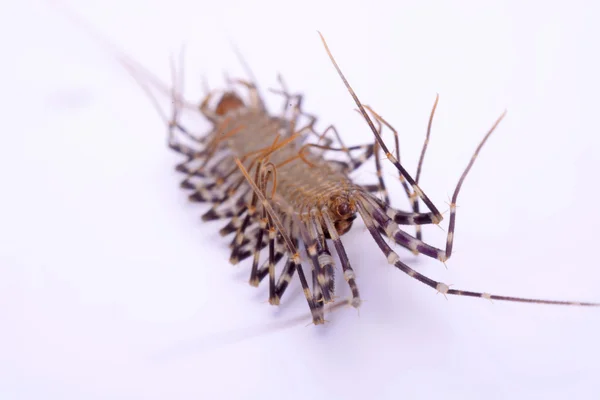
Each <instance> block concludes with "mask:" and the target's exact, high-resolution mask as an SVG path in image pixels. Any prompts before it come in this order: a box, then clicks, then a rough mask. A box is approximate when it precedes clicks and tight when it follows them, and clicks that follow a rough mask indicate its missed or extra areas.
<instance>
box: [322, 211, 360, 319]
mask: <svg viewBox="0 0 600 400" xmlns="http://www.w3.org/2000/svg"><path fill="white" fill-rule="evenodd" d="M321 217H322V219H323V222H325V226H326V228H327V231H328V232H329V236H330V237H331V240H333V244H334V246H335V249H336V251H337V253H338V257H339V259H340V264H342V270H343V271H344V279H345V280H346V282H348V286H349V287H350V291H351V292H352V302H351V304H352V306H353V307H355V308H358V307H360V304H361V300H360V294H359V292H358V286H357V285H356V279H355V274H354V270H353V269H352V267H351V266H350V260H349V259H348V255H347V254H346V249H345V248H344V245H343V244H342V241H341V239H340V236H339V235H338V233H337V229H336V228H335V225H334V224H333V220H332V219H331V216H330V215H329V210H328V209H327V207H323V208H322V209H321Z"/></svg>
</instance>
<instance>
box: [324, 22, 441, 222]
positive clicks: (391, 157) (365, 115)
mask: <svg viewBox="0 0 600 400" xmlns="http://www.w3.org/2000/svg"><path fill="white" fill-rule="evenodd" d="M319 35H320V36H321V40H322V42H323V46H324V47H325V51H326V52H327V55H328V56H329V59H330V60H331V62H332V64H333V66H334V67H335V69H336V71H337V73H338V75H339V77H340V78H341V79H342V81H343V83H344V86H345V87H346V89H347V90H348V92H349V93H350V96H352V99H353V100H354V102H355V104H356V106H357V107H358V109H359V110H360V113H361V114H362V116H363V118H364V119H365V121H366V122H367V124H368V125H369V128H370V129H371V132H373V135H374V136H375V139H376V140H377V142H378V143H379V145H380V146H381V149H382V150H383V152H384V153H385V156H386V157H387V159H388V160H389V161H390V162H391V163H392V164H393V165H394V167H396V169H397V170H398V172H399V173H400V174H401V175H402V176H403V177H404V178H405V179H406V180H407V181H408V184H409V185H410V186H411V187H412V190H413V192H415V193H416V194H417V195H418V197H419V198H420V199H421V200H422V201H423V203H425V205H426V206H427V208H428V209H429V210H430V211H431V212H433V213H434V215H435V217H436V218H437V220H438V221H441V220H442V219H443V216H442V214H441V213H440V212H439V211H438V209H437V208H436V207H435V205H434V204H433V203H432V202H431V200H430V199H429V197H428V196H427V195H426V194H425V193H424V192H423V191H422V190H421V188H420V187H419V185H417V183H416V182H415V180H414V179H413V178H412V176H411V175H410V174H409V173H408V171H406V169H405V168H404V167H403V166H402V165H401V164H400V162H399V161H398V159H397V158H396V157H394V155H393V154H392V153H391V152H390V151H389V149H388V147H387V146H386V144H385V142H384V141H383V139H382V137H381V135H380V134H379V133H378V132H377V129H376V128H375V125H374V124H373V121H372V120H371V118H370V117H369V114H368V113H367V111H366V109H365V107H364V106H363V105H362V103H361V102H360V100H359V99H358V96H357V95H356V93H355V92H354V90H353V89H352V87H351V86H350V84H349V83H348V80H347V79H346V77H345V76H344V74H343V73H342V70H341V69H340V67H339V65H338V64H337V62H336V61H335V58H334V57H333V55H332V54H331V51H330V50H329V47H328V46H327V42H325V38H323V35H321V33H320V32H319Z"/></svg>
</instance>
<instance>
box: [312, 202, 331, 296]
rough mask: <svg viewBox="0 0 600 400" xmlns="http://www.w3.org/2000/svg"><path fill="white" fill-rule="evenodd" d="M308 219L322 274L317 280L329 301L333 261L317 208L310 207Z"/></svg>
mask: <svg viewBox="0 0 600 400" xmlns="http://www.w3.org/2000/svg"><path fill="white" fill-rule="evenodd" d="M310 221H311V224H312V229H313V230H312V232H313V235H314V237H316V244H317V260H318V262H319V267H320V269H321V270H320V272H321V273H323V276H322V277H318V279H317V280H318V282H319V283H320V284H321V287H322V288H323V297H324V300H325V303H329V302H331V301H333V297H334V295H335V273H334V271H335V270H334V264H335V261H334V260H333V257H332V256H331V252H330V251H329V248H328V247H327V241H326V240H325V233H324V232H323V227H322V226H321V223H320V222H319V212H318V210H317V209H312V210H311V211H310Z"/></svg>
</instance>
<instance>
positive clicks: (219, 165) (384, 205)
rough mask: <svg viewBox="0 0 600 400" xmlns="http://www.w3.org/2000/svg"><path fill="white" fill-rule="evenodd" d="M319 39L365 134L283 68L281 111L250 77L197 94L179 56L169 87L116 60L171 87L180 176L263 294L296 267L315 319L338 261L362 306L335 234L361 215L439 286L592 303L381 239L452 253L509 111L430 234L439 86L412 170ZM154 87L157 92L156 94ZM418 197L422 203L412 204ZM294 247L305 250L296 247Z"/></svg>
mask: <svg viewBox="0 0 600 400" xmlns="http://www.w3.org/2000/svg"><path fill="white" fill-rule="evenodd" d="M321 39H322V41H323V44H324V46H325V50H326V52H327V54H328V55H329V57H330V59H331V61H332V63H333V65H334V67H335V69H336V71H337V73H338V75H339V76H340V77H341V79H342V81H343V83H344V85H345V86H346V88H347V89H348V91H349V93H350V95H351V97H352V98H353V100H354V102H355V104H356V106H357V107H358V111H359V112H360V114H361V115H362V117H363V119H364V120H365V122H366V123H367V125H368V128H369V129H370V131H371V133H372V135H373V137H374V140H373V141H370V142H367V143H365V144H363V145H359V146H353V147H346V146H345V145H344V143H343V142H342V140H341V138H340V134H339V133H338V132H337V130H336V129H335V127H333V126H329V127H327V128H326V129H324V130H318V129H317V117H316V116H315V115H313V114H309V113H308V112H306V111H305V110H304V108H303V104H302V100H303V96H302V95H300V94H295V93H291V92H290V91H289V89H287V87H286V85H285V84H283V80H281V79H280V84H281V85H280V86H281V89H280V90H278V93H279V94H280V95H282V97H283V100H284V107H283V111H281V112H279V113H272V112H270V111H269V110H267V108H266V106H265V101H264V99H263V97H262V94H261V93H260V92H259V91H258V89H257V87H256V83H255V82H254V81H252V80H250V81H245V80H235V81H231V82H230V87H229V88H228V89H226V90H214V91H209V92H208V93H207V94H206V95H205V97H204V98H203V99H202V100H201V101H200V104H199V106H196V105H194V104H192V103H190V102H188V101H187V100H185V99H183V98H182V96H181V92H182V90H181V89H182V88H181V87H179V85H180V84H181V82H182V81H183V79H182V78H181V75H180V72H177V71H176V70H177V68H179V69H180V71H181V68H182V65H179V66H177V67H175V65H173V68H172V69H173V71H174V73H173V76H172V88H170V89H169V88H166V87H165V86H164V85H163V84H162V83H160V82H159V81H158V80H157V79H156V78H155V77H154V76H153V75H151V74H150V73H148V72H147V71H146V70H145V69H144V68H143V67H142V66H141V65H139V64H137V63H136V62H135V61H133V60H131V59H129V58H128V57H127V56H125V55H123V54H118V59H119V61H120V62H121V64H122V65H123V66H124V67H125V68H126V69H127V70H128V71H129V72H130V73H131V74H132V75H133V77H134V78H135V79H136V80H137V81H138V83H139V84H140V85H141V86H142V87H143V88H144V90H145V91H146V92H147V94H150V92H151V88H154V89H158V90H159V91H162V92H163V93H166V94H168V95H170V96H171V99H172V104H173V107H172V112H171V115H170V116H166V115H165V113H164V111H162V110H160V109H159V112H160V113H161V115H163V119H164V120H165V124H166V126H167V129H168V145H169V147H170V148H171V149H172V150H174V151H175V152H177V153H179V154H180V155H181V156H182V157H183V158H184V160H183V161H182V162H181V163H179V164H178V165H177V166H176V169H177V171H179V172H180V173H182V174H183V175H184V178H183V180H182V181H181V184H180V186H181V187H182V188H183V189H185V190H188V191H189V192H190V193H189V195H188V197H189V200H190V201H192V202H200V203H209V204H211V206H210V208H209V209H208V211H206V212H205V213H204V214H203V216H202V219H203V220H205V221H213V220H222V221H224V224H223V226H222V227H221V229H220V231H219V232H220V233H221V235H223V236H231V238H230V239H229V240H230V249H231V253H230V256H229V260H230V262H231V263H232V264H238V263H240V262H244V261H245V260H246V259H248V258H251V264H252V266H251V271H250V279H249V282H250V284H251V285H252V286H258V285H259V284H260V283H261V282H262V281H263V280H264V279H265V278H266V277H267V276H268V282H269V283H268V285H269V303H270V304H272V305H278V304H280V302H281V299H282V296H283V295H284V294H285V292H286V289H287V287H288V286H289V283H290V282H291V281H292V279H294V278H295V277H296V276H297V277H298V279H299V281H300V284H301V286H302V289H303V293H304V295H305V298H306V301H307V303H308V305H309V308H310V311H311V315H312V319H313V323H314V324H322V323H323V322H324V321H325V316H324V314H325V310H326V307H325V305H326V304H328V303H334V302H335V301H336V287H335V275H336V274H335V272H336V267H337V265H338V264H339V265H340V266H341V270H342V275H343V277H344V280H345V281H346V282H347V284H348V286H349V288H350V292H351V298H350V299H348V300H344V301H345V302H347V303H348V304H351V305H352V306H354V307H359V306H360V305H361V296H360V293H359V289H358V283H357V282H358V278H357V277H356V275H355V272H354V270H353V268H352V266H351V260H350V259H349V257H348V255H347V252H346V250H345V248H344V244H343V242H342V239H341V237H342V236H343V235H344V234H345V233H347V232H348V231H349V230H350V229H351V228H352V226H353V223H354V221H355V220H356V219H359V220H361V221H362V222H363V223H364V225H365V226H366V228H367V231H368V235H369V236H371V237H372V239H373V240H374V241H375V243H376V244H377V246H378V247H379V249H380V251H381V252H382V253H383V255H384V257H382V258H381V259H382V260H385V259H387V261H388V263H389V264H391V265H393V266H394V267H396V268H397V269H399V270H400V271H402V272H404V273H405V274H407V275H408V276H409V277H411V278H415V279H416V280H418V281H420V282H421V283H424V284H426V285H427V286H430V287H431V288H433V289H434V290H435V291H437V292H440V293H442V294H444V295H459V296H468V297H480V298H483V299H488V300H502V301H513V302H524V303H539V304H555V305H571V306H598V305H599V304H598V303H590V302H573V301H555V300H539V299H527V298H521V297H513V296H501V295H493V294H489V293H484V292H474V291H470V290H458V289H453V288H450V286H449V285H447V284H445V283H442V282H438V281H435V280H433V279H431V278H428V277H427V276H425V275H423V274H421V273H419V272H417V271H416V270H414V269H412V268H411V267H410V266H409V265H407V264H406V263H404V262H403V261H402V260H401V257H400V256H399V255H398V253H397V252H395V251H394V250H393V249H392V247H390V245H389V244H388V241H391V242H393V243H395V244H398V245H400V246H402V247H405V248H407V249H409V250H410V251H412V252H413V253H415V254H421V255H424V256H426V257H431V258H434V259H437V260H439V261H442V262H445V261H447V260H448V259H449V258H450V257H451V255H452V249H453V244H454V231H455V225H456V211H457V207H456V205H457V200H458V194H459V192H460V189H461V187H462V185H463V183H464V181H465V178H466V177H467V175H468V173H469V171H470V169H471V168H472V167H473V165H474V162H475V160H476V158H477V156H478V155H479V154H480V152H481V150H482V148H483V145H484V144H485V143H486V141H487V140H488V139H489V137H490V135H491V134H492V133H493V132H494V130H495V129H496V127H497V126H498V124H499V123H500V121H501V120H502V118H503V117H504V115H505V114H504V113H502V114H501V116H500V117H499V118H498V120H497V121H496V122H495V123H494V124H493V125H492V127H491V129H490V130H489V131H488V132H487V134H486V135H485V136H484V138H483V140H482V141H481V143H480V144H479V146H478V147H477V149H476V150H475V153H474V154H473V156H472V158H471V160H470V161H469V163H468V165H467V167H466V169H465V171H464V172H463V174H462V175H461V177H460V179H459V181H458V184H457V186H456V188H455V190H454V194H453V196H452V199H451V203H450V215H449V225H448V233H447V237H446V243H445V248H444V249H440V248H437V247H435V246H432V245H430V244H428V243H426V242H425V241H424V240H423V239H422V236H421V231H420V227H421V226H423V225H428V224H434V225H437V224H439V223H440V222H441V221H442V219H443V216H442V214H441V213H440V211H439V210H438V209H437V208H436V206H435V205H434V203H433V202H432V201H431V200H430V199H429V198H428V196H427V195H426V193H425V191H424V190H423V189H422V188H421V187H420V186H419V176H420V168H421V166H422V163H423V159H424V155H425V150H426V147H427V144H428V142H429V137H430V129H431V120H432V119H433V116H434V112H435V107H436V106H437V103H438V98H436V100H435V103H434V106H433V111H432V113H431V117H430V121H429V129H428V132H427V137H426V140H425V143H424V147H423V149H422V151H421V158H420V161H419V167H418V172H417V175H416V178H413V177H412V176H411V174H410V173H409V172H408V171H407V170H406V169H405V168H404V167H403V165H402V164H401V163H400V162H399V150H398V133H397V132H396V131H395V130H394V128H393V127H392V125H391V124H390V123H389V122H388V121H387V120H386V119H384V118H383V117H382V116H380V115H379V114H377V113H376V112H375V111H374V110H373V109H372V108H370V107H368V106H366V105H363V104H362V103H361V101H360V100H359V98H358V96H357V95H356V94H355V93H354V91H353V90H352V88H351V86H350V84H349V82H348V81H347V80H346V78H345V77H344V75H343V73H342V71H341V69H340V68H339V66H338V65H337V63H336V61H335V59H334V58H333V56H332V54H331V52H330V50H329V48H328V47H327V44H326V43H325V39H324V38H323V37H322V36H321ZM243 91H245V92H246V96H244V95H243V93H242V92H243ZM151 98H152V99H153V102H155V103H156V101H155V100H154V98H153V97H152V95H151ZM290 104H291V106H290ZM184 112H192V113H199V114H200V115H202V116H203V117H205V118H206V120H207V121H208V122H209V124H210V125H212V126H211V128H210V129H208V131H207V132H206V133H205V134H203V135H199V136H195V135H194V134H192V133H191V132H192V131H194V132H197V131H198V129H196V128H195V127H194V129H190V128H189V127H187V126H184V124H183V123H182V122H181V121H180V116H181V114H182V113H184ZM384 127H385V128H386V129H388V130H390V131H391V132H393V134H394V139H395V149H390V148H389V147H388V146H387V144H386V141H384V140H383V138H382V132H383V129H384ZM333 152H336V153H340V154H343V155H344V156H345V160H340V159H333V158H331V157H330V154H331V153H333ZM380 157H383V160H386V159H387V161H388V162H390V163H391V164H392V165H393V166H394V167H395V168H396V170H397V172H398V178H399V180H400V182H401V183H402V185H403V187H404V191H405V192H406V195H407V196H408V198H409V199H410V201H411V209H409V210H400V209H396V208H394V207H393V205H392V203H393V200H394V199H390V197H389V195H388V193H387V188H386V183H385V181H384V179H383V177H382V173H381V160H380ZM369 160H374V163H375V166H376V169H377V181H376V182H373V183H369V184H358V183H355V182H354V180H353V175H352V174H353V172H354V171H355V170H356V169H358V168H359V167H360V166H361V165H363V164H364V163H365V162H367V161H369ZM420 202H421V203H422V204H423V205H425V207H427V209H428V211H426V212H422V211H420V209H419V205H420ZM407 225H410V226H412V228H414V229H415V232H416V233H415V235H412V234H410V233H409V232H408V231H407V230H405V229H404V228H403V226H407ZM332 248H334V249H335V252H333V251H332ZM265 249H266V250H267V254H266V257H265V254H264V252H263V250H265ZM302 252H304V253H305V254H306V257H303V256H302ZM334 256H336V257H337V261H336V259H335V258H336V257H334ZM265 258H266V259H265ZM281 263H282V264H283V266H282V267H281V268H280V270H281V272H280V273H279V275H278V276H277V273H276V271H277V269H276V267H277V266H278V265H279V264H281ZM309 278H311V279H310V281H309Z"/></svg>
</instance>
